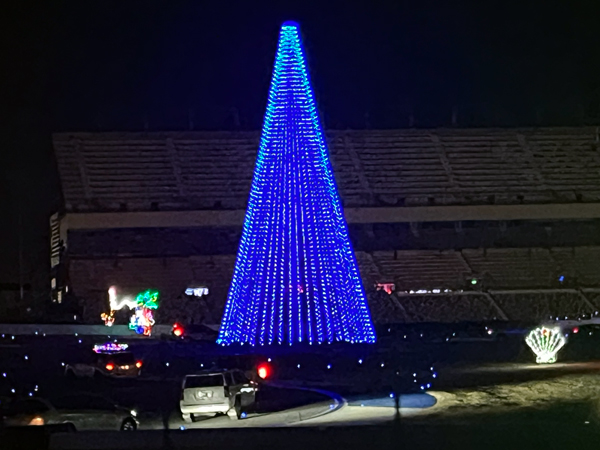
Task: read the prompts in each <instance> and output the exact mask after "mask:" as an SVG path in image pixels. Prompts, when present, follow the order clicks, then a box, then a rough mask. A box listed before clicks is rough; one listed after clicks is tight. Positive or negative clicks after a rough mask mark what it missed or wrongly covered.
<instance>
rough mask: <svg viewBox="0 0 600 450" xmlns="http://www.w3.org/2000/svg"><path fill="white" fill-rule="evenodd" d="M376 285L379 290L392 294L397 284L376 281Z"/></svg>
mask: <svg viewBox="0 0 600 450" xmlns="http://www.w3.org/2000/svg"><path fill="white" fill-rule="evenodd" d="M375 287H376V288H377V290H378V291H381V290H384V291H385V292H387V293H388V294H389V295H391V294H392V292H394V290H395V289H396V285H395V284H394V283H376V284H375Z"/></svg>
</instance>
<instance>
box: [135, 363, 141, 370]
mask: <svg viewBox="0 0 600 450" xmlns="http://www.w3.org/2000/svg"><path fill="white" fill-rule="evenodd" d="M135 367H137V368H138V369H141V368H142V362H141V361H138V362H136V363H135Z"/></svg>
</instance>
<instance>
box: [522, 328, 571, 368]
mask: <svg viewBox="0 0 600 450" xmlns="http://www.w3.org/2000/svg"><path fill="white" fill-rule="evenodd" d="M525 342H527V345H529V348H531V351H532V352H533V353H535V354H536V358H535V362H536V363H538V364H552V363H554V362H556V354H557V353H558V351H559V350H560V349H561V348H562V347H563V346H564V345H565V344H566V343H567V339H566V338H565V337H564V336H563V334H562V332H561V331H560V328H558V327H554V328H546V327H539V328H536V329H534V330H531V331H530V332H529V334H528V335H527V337H526V338H525Z"/></svg>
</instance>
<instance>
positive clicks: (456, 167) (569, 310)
mask: <svg viewBox="0 0 600 450" xmlns="http://www.w3.org/2000/svg"><path fill="white" fill-rule="evenodd" d="M599 133H600V131H599V129H598V128H596V127H581V128H540V129H434V130H423V129H420V130H417V129H407V130H360V131H352V130H349V131H330V132H328V133H327V137H328V142H329V150H330V156H331V160H332V163H333V167H334V173H335V175H336V179H337V183H338V188H339V191H340V196H341V197H342V200H343V203H344V205H345V211H346V217H347V219H348V222H349V224H350V231H351V238H352V239H353V243H354V246H355V250H356V258H357V261H358V263H359V267H360V270H361V275H362V277H363V280H364V285H365V288H366V290H367V293H368V296H369V302H370V304H371V310H372V313H373V316H374V317H375V319H376V320H377V321H378V322H381V323H390V322H422V321H443V322H451V321H457V320H492V319H502V320H518V321H536V320H541V319H544V318H547V317H549V316H565V315H573V314H578V313H581V312H590V311H592V310H595V309H596V308H599V307H600V295H599V293H600V273H598V271H597V270H596V266H597V261H598V260H599V258H600V239H599V238H598V237H597V236H600V176H599V175H600V134H599ZM258 139H259V134H258V133H251V132H152V133H117V132H114V133H59V134H55V135H54V139H53V141H54V150H55V154H56V159H57V164H58V169H59V174H60V179H61V184H62V191H63V198H64V208H63V210H61V211H59V212H57V214H56V215H55V216H53V218H52V219H51V232H52V243H51V246H52V262H51V264H52V267H53V270H54V272H53V273H54V276H53V277H54V282H53V283H54V284H53V285H54V286H55V291H56V292H62V293H64V292H66V288H67V287H69V288H70V292H71V295H74V296H75V297H76V299H77V301H78V302H79V304H80V305H81V308H82V309H83V312H84V317H85V320H86V321H89V322H91V323H97V322H98V318H99V316H100V312H102V311H103V310H105V309H106V307H107V298H106V290H107V289H108V287H109V286H112V285H116V286H119V289H122V290H123V292H128V293H134V292H135V291H139V290H141V289H146V288H148V287H153V288H157V289H159V290H160V291H161V294H162V295H163V298H164V299H165V301H164V303H163V305H164V307H163V308H161V314H160V315H159V320H160V321H165V322H169V321H171V320H182V319H181V317H180V315H181V311H182V310H183V309H185V310H186V311H189V316H190V317H188V319H189V318H192V319H193V320H195V321H203V322H207V323H217V322H218V321H219V319H220V315H221V312H222V308H223V305H224V303H225V299H226V296H227V291H228V286H229V282H230V280H231V275H232V272H233V266H234V263H235V252H236V249H237V240H238V239H239V233H240V229H241V224H242V220H243V215H244V208H245V206H246V201H247V196H248V192H249V188H250V184H251V181H252V174H253V167H254V160H255V157H256V152H257V148H258ZM60 268H62V271H61V270H59V269H60ZM60 273H63V274H64V275H62V276H61V275H59V274H60ZM60 278H63V279H60ZM381 284H386V285H393V287H394V289H393V291H392V292H391V293H387V292H386V291H385V290H383V289H381V287H380V288H379V290H378V288H377V286H378V285H381ZM192 285H202V286H206V287H208V288H209V290H210V294H209V295H208V296H206V297H202V298H197V299H192V298H189V297H187V296H185V295H183V292H184V291H185V289H186V288H187V287H189V286H192ZM54 298H55V301H60V298H61V297H60V296H58V295H55V297H54Z"/></svg>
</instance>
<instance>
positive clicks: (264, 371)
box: [256, 363, 271, 380]
mask: <svg viewBox="0 0 600 450" xmlns="http://www.w3.org/2000/svg"><path fill="white" fill-rule="evenodd" d="M256 372H257V373H258V376H259V377H260V378H262V379H263V380H265V379H267V378H268V377H269V375H271V367H270V366H269V365H268V364H267V363H262V364H259V365H258V367H257V368H256Z"/></svg>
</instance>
